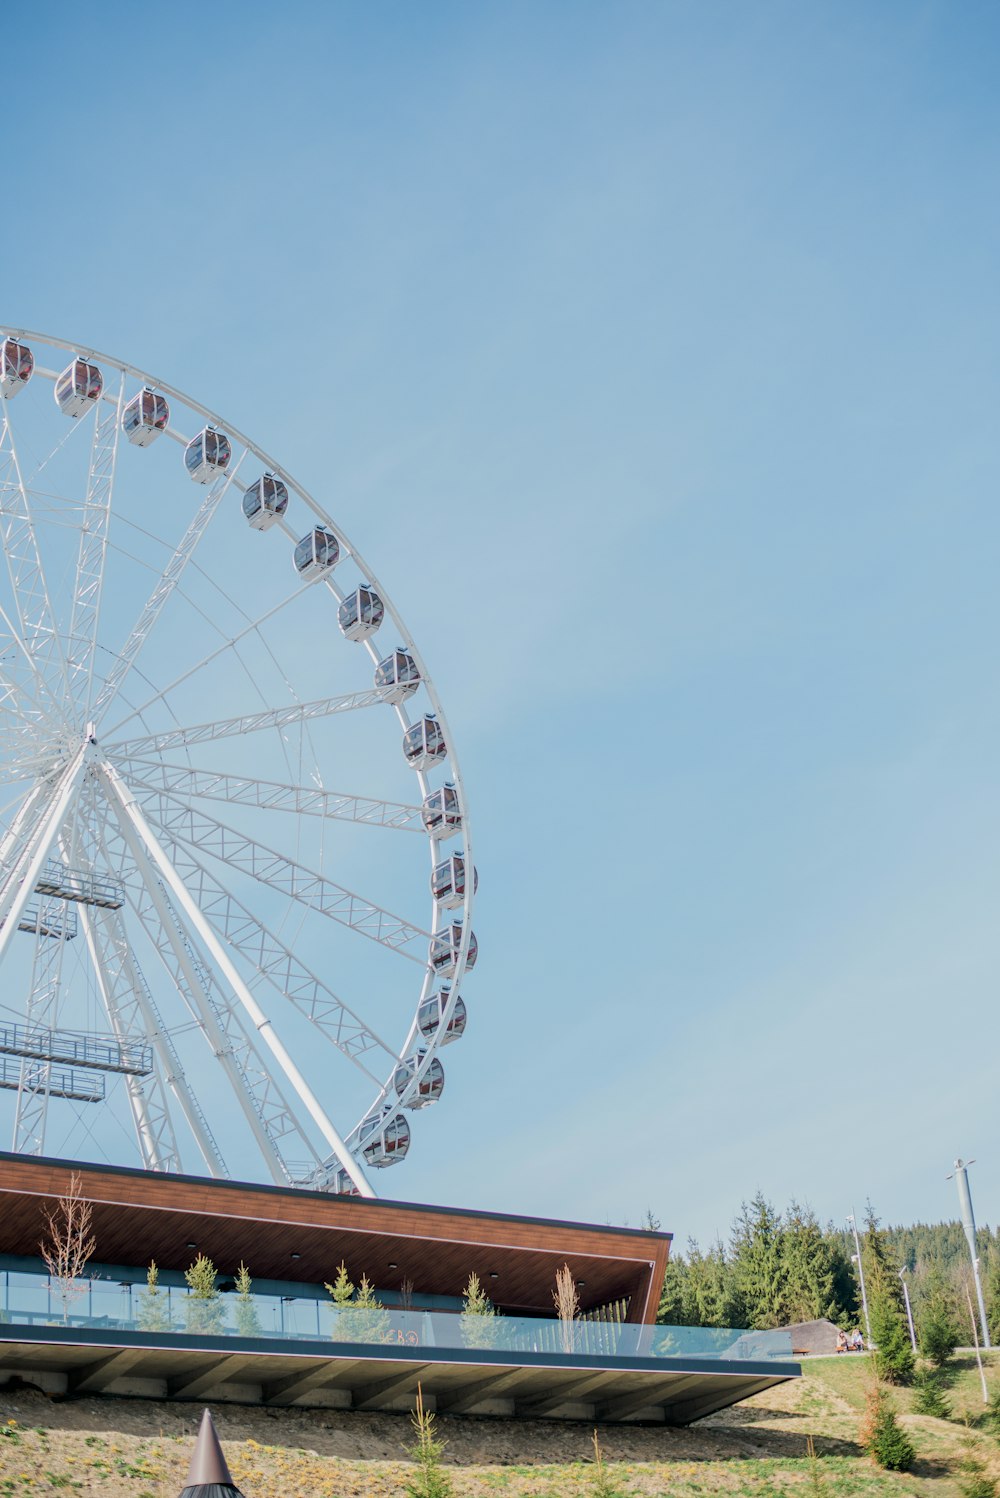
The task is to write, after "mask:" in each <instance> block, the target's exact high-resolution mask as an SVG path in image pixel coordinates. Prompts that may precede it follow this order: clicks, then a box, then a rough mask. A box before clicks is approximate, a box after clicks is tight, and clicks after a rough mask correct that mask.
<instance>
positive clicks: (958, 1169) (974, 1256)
mask: <svg viewBox="0 0 1000 1498" xmlns="http://www.w3.org/2000/svg"><path fill="white" fill-rule="evenodd" d="M975 1163H976V1162H975V1160H956V1161H955V1169H954V1170H953V1171H952V1175H953V1176H954V1177H955V1183H956V1185H957V1186H958V1207H959V1211H960V1212H961V1214H962V1227H963V1228H964V1229H965V1241H966V1242H967V1243H968V1245H969V1258H970V1259H971V1260H972V1277H973V1279H974V1280H975V1282H976V1300H977V1302H978V1304H979V1325H980V1326H981V1327H982V1331H983V1346H984V1347H990V1346H992V1344H991V1342H990V1328H989V1324H988V1323H987V1320H986V1303H985V1301H984V1300H983V1284H982V1280H981V1279H980V1278H979V1250H978V1248H977V1247H976V1219H975V1217H974V1216H973V1214H972V1193H971V1192H970V1191H969V1166H970V1165H975ZM947 1179H948V1180H949V1181H950V1180H951V1176H948V1177H947Z"/></svg>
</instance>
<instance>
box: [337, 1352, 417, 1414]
mask: <svg viewBox="0 0 1000 1498" xmlns="http://www.w3.org/2000/svg"><path fill="white" fill-rule="evenodd" d="M431 1366H432V1365H431V1364H430V1363H419V1364H418V1365H417V1366H416V1367H415V1368H407V1369H406V1371H405V1372H403V1373H394V1374H392V1376H391V1377H390V1378H380V1379H379V1380H378V1382H377V1383H373V1384H362V1385H361V1386H360V1387H359V1388H357V1389H355V1390H354V1396H353V1398H352V1400H351V1408H352V1409H354V1410H377V1409H380V1408H381V1407H382V1405H384V1404H385V1403H386V1402H387V1401H388V1400H390V1399H394V1398H396V1396H397V1395H399V1394H408V1393H409V1391H410V1390H411V1389H415V1388H416V1386H417V1384H418V1383H419V1382H420V1380H421V1379H422V1378H423V1376H424V1374H425V1373H426V1372H427V1370H428V1368H430V1367H431Z"/></svg>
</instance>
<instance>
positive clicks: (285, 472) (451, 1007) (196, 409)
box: [4, 326, 476, 1152]
mask: <svg viewBox="0 0 1000 1498" xmlns="http://www.w3.org/2000/svg"><path fill="white" fill-rule="evenodd" d="M5 336H7V337H10V338H13V339H15V340H18V341H21V340H23V341H24V342H26V343H31V342H34V343H37V344H42V345H44V346H46V347H48V348H52V349H60V350H64V351H66V352H68V353H70V354H72V355H74V356H75V357H77V358H81V359H87V360H94V361H95V362H98V363H100V364H102V365H104V366H106V367H108V368H111V369H114V370H116V371H118V373H119V374H120V375H121V376H122V385H121V389H120V392H119V396H118V410H119V414H120V410H121V404H122V400H123V398H124V394H123V392H124V381H125V379H126V378H127V377H128V378H132V379H135V380H136V381H138V382H140V384H141V385H143V386H149V387H151V388H152V389H153V390H155V391H157V392H162V393H163V394H164V395H165V396H168V397H171V398H172V399H174V400H175V401H177V402H179V403H180V404H181V405H182V406H183V407H185V408H186V409H187V410H188V411H190V412H192V413H194V414H196V415H197V416H200V417H203V418H204V419H205V421H206V424H207V425H209V426H214V427H218V428H219V429H221V430H222V431H223V432H224V433H226V434H227V435H228V436H230V437H231V438H232V439H234V440H235V442H236V443H238V444H239V445H240V446H241V447H242V448H243V449H244V457H246V456H247V455H252V456H253V457H254V458H255V459H256V460H257V461H258V462H260V463H262V464H263V465H264V468H265V470H266V471H268V472H270V473H272V474H274V475H276V476H280V478H281V479H282V480H283V481H285V482H286V483H287V484H288V486H289V487H290V488H291V489H292V490H293V491H294V493H295V494H296V496H297V497H298V498H299V499H300V500H301V501H302V502H303V503H304V505H305V506H306V507H307V508H308V509H309V510H310V511H311V512H312V514H313V515H314V516H315V518H316V519H317V520H318V521H319V522H320V523H321V524H324V525H327V526H329V527H330V528H331V529H332V531H333V533H334V534H335V535H336V536H337V537H338V538H339V539H340V541H341V542H342V543H343V546H344V548H345V553H346V554H349V555H350V556H351V557H352V558H353V561H354V563H355V565H356V567H357V568H358V569H359V571H360V572H361V573H362V574H363V576H364V577H365V579H366V580H367V582H368V583H369V584H370V585H371V587H372V588H374V589H375V590H376V591H377V592H378V594H379V597H380V598H381V600H382V602H383V605H384V607H385V613H386V617H387V618H388V619H391V621H392V623H393V624H394V625H395V627H396V629H397V631H398V634H399V637H400V640H401V641H402V644H403V648H405V649H406V650H407V651H408V652H409V654H410V655H411V656H412V657H413V660H414V662H415V664H416V667H417V669H418V671H419V673H420V685H421V687H422V689H423V690H424V691H425V692H426V694H427V698H428V700H429V702H430V704H431V707H432V708H433V711H434V715H435V716H436V718H437V721H438V723H439V725H440V728H441V730H442V733H443V735H444V740H445V743H446V745H447V763H448V768H449V780H448V783H449V784H451V785H452V786H453V788H454V791H455V794H456V797H457V804H458V808H459V811H460V814H461V840H462V851H463V856H464V858H465V868H466V870H467V877H466V879H465V891H464V898H463V900H462V904H461V912H460V914H461V939H460V944H459V949H458V951H457V953H456V959H455V965H454V975H453V979H452V981H451V985H450V990H449V992H448V997H447V1000H446V1003H445V1006H444V1008H443V1009H442V1010H441V1016H440V1022H439V1024H438V1027H437V1029H436V1031H435V1033H434V1034H433V1035H432V1036H430V1037H427V1036H425V1035H423V1034H422V1032H421V1030H420V1028H419V1015H420V1010H421V1006H422V1004H423V1003H424V1001H425V998H426V997H428V996H429V995H430V994H431V993H432V991H433V990H434V987H435V983H436V981H437V975H436V973H435V972H434V970H433V968H432V966H431V964H430V963H429V962H428V963H427V964H426V971H425V978H424V983H423V985H422V988H421V992H420V997H419V998H418V1001H417V1004H416V1007H415V1009H414V1011H413V1017H412V1019H411V1022H410V1027H409V1030H408V1032H407V1035H406V1038H405V1040H404V1043H403V1045H402V1046H401V1048H400V1051H399V1057H400V1058H407V1059H408V1060H409V1061H411V1062H413V1063H414V1065H413V1066H412V1067H411V1072H412V1075H411V1077H410V1081H409V1083H408V1085H407V1086H406V1088H405V1089H404V1091H403V1092H402V1093H400V1094H399V1096H398V1098H397V1099H396V1100H395V1101H394V1102H392V1106H393V1107H394V1108H403V1107H406V1106H407V1105H408V1103H409V1101H410V1099H411V1098H412V1097H413V1096H415V1095H416V1090H417V1087H418V1085H419V1082H420V1080H421V1078H422V1077H423V1076H424V1075H425V1073H426V1072H427V1070H428V1068H429V1067H430V1065H431V1063H432V1061H433V1060H434V1058H435V1056H436V1054H437V1052H438V1051H439V1050H440V1049H441V1047H442V1046H443V1045H444V1044H447V1038H448V1037H447V1029H448V1023H449V1021H450V1019H451V1017H452V1015H453V1013H454V1012H455V1009H456V1003H457V1002H458V1001H460V996H459V992H458V990H459V984H460V981H461V979H462V977H463V975H464V973H465V971H466V970H467V959H468V955H469V950H470V942H471V940H472V925H471V920H472V908H473V901H474V895H475V883H476V880H475V876H474V870H475V863H474V857H473V844H472V831H471V821H470V818H469V812H468V800H467V795H466V790H465V783H464V779H463V776H462V771H461V766H460V763H459V758H458V754H457V750H456V748H455V741H454V737H453V735H452V733H451V729H450V725H449V723H448V719H447V715H446V713H445V711H444V706H443V703H442V702H441V699H440V696H439V693H438V691H437V688H436V686H435V684H434V681H433V678H432V677H431V675H430V673H429V672H428V670H427V668H426V663H425V660H424V657H423V655H422V653H421V652H420V650H419V647H418V646H417V644H416V642H415V640H414V637H413V635H412V632H411V631H410V630H409V629H408V628H407V626H406V625H405V623H404V621H403V619H402V616H401V615H400V613H399V611H398V609H397V608H396V606H395V604H394V603H393V601H392V598H391V595H390V594H389V593H388V592H387V590H386V589H385V588H384V586H383V585H382V583H381V581H380V580H379V577H378V575H377V574H376V573H375V572H374V570H373V569H372V568H371V567H370V565H369V564H368V562H367V560H366V558H365V557H364V556H363V555H362V553H361V552H360V551H359V550H358V548H357V547H356V546H355V545H354V543H353V541H352V540H351V539H350V537H349V536H348V535H347V534H346V532H345V530H344V528H343V527H342V525H341V524H340V523H339V522H338V521H336V520H334V519H333V518H332V517H331V516H330V515H329V513H328V511H327V510H326V509H325V508H324V507H323V506H322V505H321V504H320V503H319V501H318V500H317V499H316V498H315V496H314V495H313V494H312V493H311V492H310V491H309V490H308V489H307V488H306V487H305V486H304V485H303V484H302V483H301V482H300V481H299V480H298V479H296V478H295V477H294V476H293V475H292V474H291V473H290V471H289V469H288V468H287V467H286V466H285V465H284V464H282V463H280V462H279V461H278V460H277V459H275V458H274V457H273V456H272V455H271V454H270V453H268V452H267V451H266V450H265V449H264V448H262V447H261V446H260V445H259V444H258V443H257V442H255V441H254V440H253V439H251V438H250V437H248V436H247V435H246V434H245V433H244V432H243V431H242V430H241V429H240V428H238V427H236V426H234V425H233V424H231V423H229V422H228V421H226V420H225V418H223V417H222V416H221V415H219V414H218V413H217V412H215V411H213V410H212V409H211V408H209V407H208V406H205V405H204V404H203V403H201V402H200V401H197V400H195V399H194V398H192V397H191V396H190V395H188V394H187V393H186V392H185V391H183V390H181V389H180V387H178V386H176V385H174V384H173V383H172V382H170V381H166V380H163V379H161V378H160V377H159V376H156V375H153V374H151V373H150V372H149V371H147V370H143V369H141V368H139V367H138V366H137V365H133V364H130V363H127V362H125V361H123V360H121V359H119V358H117V357H116V356H114V355H111V354H107V353H105V352H103V351H102V350H98V349H96V348H94V347H92V346H91V345H89V344H83V343H79V342H74V341H70V340H66V339H61V338H56V337H53V336H52V335H51V334H47V333H43V332H40V331H38V330H33V329H27V328H20V327H13V326H10V327H7V329H6V330H5ZM34 374H35V375H36V376H39V377H41V378H45V379H48V378H52V379H55V378H56V377H57V372H53V371H49V370H47V369H43V368H40V367H36V369H35V371H34ZM101 399H102V400H103V401H104V402H109V401H112V396H111V393H110V391H107V390H106V391H104V392H102V396H101ZM6 404H7V403H6V401H5V402H4V405H6ZM169 435H170V436H172V437H174V438H175V439H176V440H182V439H181V437H180V434H179V433H175V432H172V431H171V432H170V433H169ZM241 461H242V460H241ZM238 466H239V465H237V467H238ZM231 477H235V471H234V474H233V475H232V476H231ZM282 529H285V530H286V531H287V526H286V525H284V524H283V526H282ZM287 533H288V534H292V532H291V531H287ZM324 581H327V583H328V585H329V583H330V582H331V581H332V580H330V579H324ZM331 591H333V592H334V593H336V589H335V588H331ZM362 643H364V645H365V646H366V649H367V650H368V653H369V655H370V656H371V657H372V658H373V659H376V660H377V652H376V651H375V649H374V647H373V646H372V642H371V641H370V640H365V641H363V642H362ZM204 664H205V661H202V662H200V663H198V664H197V665H196V666H194V667H192V668H191V671H192V674H194V673H196V672H197V671H198V670H200V669H202V668H203V666H204ZM169 690H170V688H169V687H168V688H165V689H164V690H163V693H161V694H160V698H161V700H164V701H165V696H166V693H167V691H169ZM152 700H155V699H151V701H152ZM70 705H71V706H72V703H71V704H70ZM148 705H149V704H148V703H147V704H146V706H147V707H148ZM108 706H110V702H109V704H108ZM393 706H394V708H395V712H396V716H397V718H398V720H399V721H400V723H401V724H402V725H403V726H404V728H405V727H406V726H408V725H409V718H408V715H407V713H406V709H405V704H404V703H403V702H399V703H395V704H393ZM136 716H137V715H136V712H135V711H134V710H130V713H129V715H128V716H127V717H125V718H121V719H119V720H117V722H116V723H115V725H114V728H117V727H119V726H121V725H122V724H124V723H127V722H129V721H132V720H133V719H134V718H135V717H136ZM112 731H114V729H112ZM113 749H114V744H113V743H109V744H108V750H109V752H112V751H113ZM416 774H417V777H418V784H419V786H420V788H421V791H422V792H423V794H424V795H425V796H426V794H427V790H428V785H429V782H428V780H427V777H426V773H425V771H424V770H422V769H421V770H418V771H416ZM27 778H29V779H30V776H29V777H27ZM428 844H429V852H430V858H431V865H432V868H433V866H434V863H435V860H436V858H437V857H438V856H439V855H440V852H441V846H440V844H438V843H436V841H435V839H434V838H433V837H429V838H428ZM432 904H433V916H432V930H435V931H436V930H437V929H438V918H439V917H440V916H441V915H445V916H446V917H447V925H448V926H449V927H450V926H451V925H452V922H453V921H457V918H458V916H459V912H458V911H457V910H454V909H452V908H449V909H447V910H443V909H442V908H441V907H440V906H439V904H438V902H437V900H436V899H434V900H433V902H432ZM418 1049H419V1060H418V1059H417V1056H418ZM395 1075H396V1068H395V1066H394V1068H393V1070H392V1071H390V1074H389V1076H388V1077H387V1078H386V1080H385V1082H384V1084H383V1085H382V1087H381V1089H380V1091H379V1093H378V1094H377V1095H376V1099H375V1100H374V1102H373V1103H372V1104H370V1105H369V1107H368V1108H367V1109H366V1110H365V1112H364V1114H363V1115H362V1117H361V1119H359V1121H358V1123H357V1124H356V1125H355V1126H354V1128H353V1129H352V1130H351V1132H350V1134H349V1135H348V1136H347V1141H348V1144H349V1146H351V1143H352V1141H354V1142H355V1143H356V1142H357V1136H358V1133H359V1131H360V1129H361V1128H362V1126H363V1125H364V1124H365V1123H366V1122H368V1120H369V1119H370V1118H371V1117H372V1115H373V1114H374V1112H375V1110H376V1108H378V1107H379V1106H381V1105H382V1103H384V1102H385V1100H386V1099H387V1098H388V1099H390V1101H392V1096H393V1081H394V1077H395ZM352 1152H355V1151H353V1149H352Z"/></svg>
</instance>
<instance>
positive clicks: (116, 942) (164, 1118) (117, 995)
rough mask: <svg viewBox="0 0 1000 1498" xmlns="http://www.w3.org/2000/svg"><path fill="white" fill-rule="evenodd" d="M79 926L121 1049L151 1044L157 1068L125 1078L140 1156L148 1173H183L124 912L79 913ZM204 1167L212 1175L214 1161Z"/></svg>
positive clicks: (158, 1039)
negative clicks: (140, 1041) (138, 1040)
mask: <svg viewBox="0 0 1000 1498" xmlns="http://www.w3.org/2000/svg"><path fill="white" fill-rule="evenodd" d="M80 924H81V926H82V927H83V935H84V940H85V941H86V944H87V952H88V954H89V956H90V961H91V966H92V967H93V970H94V978H95V980H96V983H97V991H98V993H99V995H100V998H101V1002H102V1004H103V1005H104V1009H105V1012H106V1014H107V1016H108V1022H109V1024H110V1026H111V1030H112V1033H113V1034H114V1037H115V1039H116V1040H117V1041H118V1043H119V1045H130V1044H132V1043H134V1041H135V1037H136V1036H142V1037H143V1038H144V1039H146V1040H148V1041H149V1042H150V1044H151V1046H152V1047H153V1050H154V1053H155V1055H156V1060H157V1063H158V1064H157V1065H156V1066H154V1067H153V1069H152V1070H151V1071H150V1072H148V1073H147V1074H146V1075H139V1074H137V1073H134V1072H129V1073H127V1074H126V1077H125V1085H126V1090H127V1092H128V1099H129V1107H130V1109H131V1112H132V1121H133V1124H134V1125H135V1133H136V1139H137V1141H138V1145H139V1154H140V1156H141V1159H142V1163H143V1166H144V1168H145V1169H146V1170H160V1171H173V1172H175V1173H176V1172H179V1171H180V1170H181V1156H180V1150H179V1148H178V1145H177V1134H176V1132H175V1130H174V1125H173V1120H172V1118H171V1116H170V1107H169V1104H168V1102H167V1095H166V1089H165V1086H164V1082H163V1077H162V1075H161V1072H162V1070H163V1062H164V1059H168V1058H165V1056H164V1047H163V1045H162V1039H163V1037H162V1036H161V1035H160V1034H159V1029H160V1027H159V1026H158V1024H157V1023H156V1019H155V1018H154V1012H153V1003H152V996H151V995H150V993H149V991H148V989H147V987H146V982H145V979H144V978H143V976H142V973H141V972H140V970H139V964H138V962H137V961H136V959H135V957H134V956H133V954H132V953H131V952H130V950H129V946H128V941H127V938H126V936H125V927H124V922H123V921H122V919H121V914H120V911H117V910H115V911H112V910H104V909H101V908H100V907H96V908H95V909H93V910H91V909H90V908H88V906H86V905H84V906H82V907H81V910H80ZM205 1163H206V1165H207V1166H208V1168H209V1170H210V1171H211V1172H212V1174H216V1173H217V1172H216V1171H215V1170H214V1169H213V1166H214V1163H215V1162H214V1161H213V1160H212V1158H211V1157H206V1159H205Z"/></svg>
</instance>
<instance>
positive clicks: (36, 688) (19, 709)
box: [0, 605, 62, 733]
mask: <svg viewBox="0 0 1000 1498" xmlns="http://www.w3.org/2000/svg"><path fill="white" fill-rule="evenodd" d="M0 621H2V623H3V626H4V629H5V630H6V632H7V640H8V642H9V645H10V647H11V648H10V650H9V651H8V650H6V649H5V651H4V656H3V670H2V681H3V686H4V708H5V710H6V709H7V708H9V709H10V710H11V712H12V714H13V717H14V720H15V725H16V726H17V727H18V728H19V729H20V730H21V732H22V733H23V732H24V731H25V730H26V729H28V728H29V725H30V724H31V723H32V722H34V723H35V724H48V725H50V726H52V727H57V726H58V724H59V723H60V721H61V718H62V715H61V712H60V710H59V706H58V703H57V701H56V699H55V698H53V696H52V694H51V690H50V688H49V686H48V684H47V682H46V681H45V678H44V677H43V675H42V673H41V671H40V669H39V666H38V663H37V661H36V660H35V657H34V656H33V655H32V653H31V651H30V650H29V649H28V647H27V645H26V644H25V643H24V640H23V638H22V637H21V634H20V632H19V630H18V627H17V625H15V624H14V622H13V621H12V619H11V617H10V615H9V614H8V612H7V610H6V609H5V608H4V607H3V606H2V605H0ZM15 662H16V663H17V666H15ZM17 667H20V670H18V669H17ZM29 682H30V685H29Z"/></svg>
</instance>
